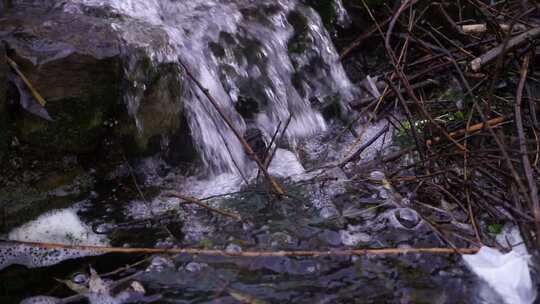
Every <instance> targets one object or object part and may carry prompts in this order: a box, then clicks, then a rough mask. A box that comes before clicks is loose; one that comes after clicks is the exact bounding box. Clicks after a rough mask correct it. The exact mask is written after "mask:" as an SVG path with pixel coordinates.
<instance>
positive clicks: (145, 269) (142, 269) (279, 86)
mask: <svg viewBox="0 0 540 304" xmlns="http://www.w3.org/2000/svg"><path fill="white" fill-rule="evenodd" d="M64 2H65V3H63V4H62V5H63V9H64V10H65V11H68V12H70V13H77V12H79V11H83V10H85V9H88V8H103V7H106V8H107V10H109V11H110V12H113V13H115V14H119V15H121V16H122V17H121V18H117V19H114V22H111V24H110V26H111V28H112V29H114V31H116V32H118V33H120V36H121V37H122V40H123V41H122V43H123V48H124V49H123V52H124V55H125V58H126V62H128V64H126V66H125V67H124V70H125V74H126V79H128V81H127V85H125V86H124V88H123V97H122V98H123V101H124V103H125V104H126V106H127V109H128V111H129V113H130V115H132V116H133V117H134V119H135V121H136V127H137V129H138V131H139V132H141V133H144V132H145V128H147V126H145V122H144V120H142V119H138V115H139V112H140V111H139V108H140V106H141V100H142V97H143V96H144V94H145V90H146V86H145V85H144V84H141V83H140V82H138V81H137V79H139V78H140V77H141V75H140V73H141V71H140V70H138V69H137V68H136V67H135V66H133V65H132V66H130V65H129V62H137V60H138V59H140V58H138V57H137V56H140V53H139V52H130V48H132V47H133V46H137V47H138V48H139V49H141V48H142V49H144V51H145V56H147V57H149V58H151V60H152V63H151V64H157V63H169V64H172V65H174V66H175V67H176V68H177V70H178V79H177V81H178V84H177V85H178V87H179V88H180V95H179V96H178V97H177V98H178V99H179V100H181V102H182V104H183V107H184V110H185V116H186V118H187V125H188V126H189V130H190V131H189V135H190V138H191V139H192V142H193V145H194V148H195V150H196V152H197V155H198V158H197V160H196V161H194V162H193V163H192V164H190V165H189V166H188V167H189V169H188V170H186V168H185V167H182V168H180V167H175V166H174V165H171V164H168V163H167V162H166V161H165V160H164V159H162V158H161V157H160V156H159V155H153V156H146V157H141V158H139V159H138V160H137V161H134V162H129V163H128V162H125V163H123V164H121V165H119V166H118V167H117V168H115V170H112V171H111V173H110V174H109V175H108V178H107V179H103V180H98V181H96V183H95V184H94V188H93V189H92V191H91V192H90V194H89V195H88V196H87V197H85V198H83V199H81V200H79V201H75V202H72V203H73V205H72V206H71V207H69V208H66V209H60V210H53V211H49V212H47V213H45V214H43V215H41V216H40V217H38V218H37V219H35V220H34V221H31V222H29V223H27V224H24V225H21V226H20V227H17V228H15V229H13V230H12V231H10V232H9V233H8V235H7V237H8V239H10V240H23V241H45V242H50V243H67V244H86V245H97V246H113V247H155V248H175V247H182V248H184V247H185V248H199V249H218V250H224V251H225V252H229V253H239V252H243V251H280V250H287V251H294V250H305V251H332V250H339V249H353V248H414V247H418V248H420V247H446V244H444V243H443V242H442V240H441V238H440V237H439V236H438V235H437V234H436V233H435V232H434V231H433V229H431V228H430V226H429V225H428V224H427V223H425V222H424V221H423V220H422V218H421V217H420V216H419V215H418V214H417V213H416V211H414V210H413V209H412V208H409V206H410V202H409V198H408V197H406V196H405V197H404V196H402V195H400V194H399V193H398V192H397V191H395V189H392V188H391V187H388V186H387V185H386V184H385V175H384V173H383V172H381V171H380V170H379V168H378V167H377V159H378V157H379V156H380V155H383V154H384V153H388V152H389V151H394V150H396V144H395V143H394V142H393V137H394V131H393V130H392V128H390V129H389V130H388V131H387V132H386V133H385V135H384V136H382V137H380V138H378V139H377V140H376V141H375V142H374V143H373V144H372V145H371V146H370V147H369V148H368V149H367V150H365V151H364V152H363V153H362V157H361V159H360V160H358V161H356V162H355V163H354V164H347V165H345V166H342V167H340V166H337V165H336V164H338V163H339V162H340V161H341V160H342V159H343V158H344V157H345V156H346V155H348V154H349V153H350V149H351V147H355V146H358V145H359V144H361V143H363V142H365V141H366V140H367V139H370V138H372V137H373V136H374V135H375V134H378V133H379V132H380V131H381V130H383V129H384V128H385V127H386V122H385V121H378V122H368V121H367V119H364V118H359V119H357V120H356V121H357V122H356V123H353V124H352V129H354V131H355V132H354V133H356V134H360V135H361V139H362V140H359V139H357V138H356V137H355V136H354V135H353V133H352V132H349V131H347V128H346V125H347V124H349V122H350V121H353V120H355V119H356V118H358V117H355V116H354V115H352V114H350V112H351V113H352V110H350V109H349V107H348V102H350V101H352V100H354V99H355V98H358V97H359V96H360V94H361V89H360V88H359V87H358V86H357V85H355V84H353V83H352V81H351V80H349V78H348V77H347V74H346V73H345V70H344V68H343V66H342V65H341V63H340V60H339V56H338V54H337V52H336V49H335V47H334V45H333V42H332V39H331V37H330V35H329V33H328V32H327V30H326V29H325V25H324V24H323V21H322V20H321V18H320V17H319V15H318V13H317V12H316V11H315V10H314V9H312V8H311V7H309V6H308V5H306V4H305V3H303V2H302V1H299V0H278V1H270V0H268V1H267V0H258V1H253V0H220V1H211V0H189V1H188V0H110V1H102V0H69V1H64ZM335 6H336V8H337V12H339V13H340V14H342V15H340V16H338V19H340V20H343V22H345V20H346V19H347V18H348V17H347V16H346V12H345V11H344V10H343V8H342V4H341V2H340V1H337V2H336V3H335ZM153 30H159V31H161V32H162V33H165V34H164V36H163V37H165V38H162V39H161V40H160V41H159V42H149V41H144V40H140V37H141V35H142V33H145V32H151V31H153ZM180 63H182V64H180ZM182 65H184V66H185V67H186V68H187V69H189V71H190V72H191V73H192V74H193V75H194V77H195V78H196V79H197V80H198V81H200V83H202V85H203V86H204V89H205V90H207V92H208V93H209V94H210V95H211V96H213V97H214V98H215V100H216V101H217V102H218V106H219V108H220V110H221V111H222V112H223V113H224V114H225V115H226V116H227V117H228V118H229V119H230V120H231V121H232V123H233V125H234V126H235V128H236V129H237V130H238V131H239V132H240V133H241V134H245V137H246V140H247V141H248V142H249V143H250V144H251V145H252V146H253V147H254V148H255V150H256V153H259V152H260V151H261V150H263V151H264V150H265V149H266V148H267V146H270V149H269V150H270V151H275V155H274V157H273V159H272V161H271V162H270V164H269V167H268V172H269V174H270V175H272V176H273V177H275V178H276V179H277V181H278V182H279V184H280V185H281V186H282V187H283V188H284V190H285V192H286V195H285V196H283V197H282V198H281V199H277V198H276V197H275V196H274V195H272V194H271V193H270V191H269V186H268V184H267V181H266V180H265V179H264V178H263V177H262V176H263V175H262V174H261V173H260V172H259V169H258V168H257V166H256V165H255V163H254V162H253V161H252V160H251V159H250V157H248V156H247V154H246V153H245V151H244V148H243V147H242V144H241V143H240V141H239V140H238V138H237V137H236V136H235V135H234V134H233V132H232V130H231V129H230V128H229V127H228V126H227V125H226V124H225V122H224V121H223V119H222V118H221V116H220V113H219V112H218V111H217V110H216V108H215V107H213V106H212V105H211V104H210V103H209V102H208V99H207V97H206V96H205V92H203V91H202V90H201V88H200V87H198V86H197V85H196V84H195V83H194V81H193V79H191V78H190V77H189V76H188V75H187V73H185V72H184V71H183V68H182ZM328 105H332V107H334V111H336V112H338V113H339V114H337V115H327V110H328V108H329V106H328ZM347 115H349V116H352V117H353V118H351V117H349V118H346V119H344V117H343V116H347ZM274 137H275V139H276V140H273V138H274ZM160 144H161V145H162V146H169V145H175V142H174V140H173V139H172V138H167V137H164V138H162V140H161V142H160ZM403 161H404V162H406V161H408V160H403ZM366 164H369V165H366ZM400 190H402V189H400ZM171 191H174V192H177V193H182V194H183V195H187V196H191V197H195V198H198V199H200V200H202V201H203V202H204V203H205V204H208V205H210V206H212V207H213V208H218V209H221V210H226V211H228V212H233V213H235V214H238V215H239V216H241V217H242V219H243V221H238V220H235V219H232V218H230V217H227V216H223V215H220V214H216V213H213V212H209V211H208V210H206V209H204V208H201V207H200V206H197V205H195V204H187V203H184V202H183V201H182V200H181V199H179V198H175V197H171V195H170V193H171ZM400 192H401V193H403V191H400ZM465 220H466V219H465ZM143 259H145V256H144V255H141V254H133V255H122V254H104V255H99V254H97V253H91V252H90V253H89V252H82V251H81V252H79V251H76V250H52V249H28V247H25V246H24V245H20V244H19V245H17V244H12V243H10V242H9V241H3V242H1V243H0V270H1V271H0V281H1V283H0V299H1V302H2V303H17V302H18V301H21V300H23V299H26V300H25V302H24V303H33V304H37V303H64V302H60V301H58V302H55V301H57V299H58V298H67V297H69V296H71V295H73V294H74V292H73V291H70V290H69V289H68V288H67V287H66V286H65V285H64V284H63V283H59V282H58V281H55V280H54V279H55V278H57V279H61V280H68V281H70V282H73V283H77V284H83V285H84V284H86V283H88V281H89V278H90V273H89V268H88V266H89V265H91V266H92V267H93V268H94V269H95V270H96V271H97V272H98V273H106V272H111V271H114V270H116V269H118V268H121V267H124V266H125V265H128V264H133V263H137V262H139V261H141V260H143ZM146 259H147V260H146V261H145V262H141V263H138V264H137V265H136V266H133V267H130V268H128V269H125V270H123V271H120V272H118V273H115V274H114V275H112V276H110V277H107V278H106V279H105V281H106V282H109V281H108V280H110V282H112V281H113V280H118V279H120V278H122V277H125V276H128V275H133V274H137V276H136V280H137V282H139V283H140V284H141V285H142V286H143V288H144V290H145V294H146V296H147V297H139V298H137V297H135V299H133V297H131V298H130V301H131V302H133V303H145V302H151V303H498V302H499V301H500V299H498V298H497V296H496V294H495V293H494V292H493V290H491V289H490V287H489V286H487V285H486V284H485V283H482V282H481V281H480V280H478V279H477V278H476V277H475V276H474V275H473V274H472V273H471V272H470V271H469V270H468V269H467V268H466V267H465V264H464V263H463V261H462V259H461V257H460V256H459V255H454V254H416V253H414V254H406V255H371V254H367V255H359V256H350V257H343V256H341V257H340V256H331V255H330V256H326V257H316V258H306V257H297V258H296V257H232V256H221V257H219V256H218V257H216V256H204V255H188V254H180V255H152V256H149V257H146ZM2 269H3V270H2ZM128 298H129V297H128ZM100 299H101V300H100ZM47 301H50V302H47ZM85 301H87V299H75V300H74V301H73V302H74V303H79V302H80V303H85ZM89 301H90V303H92V304H97V303H114V304H121V303H128V302H129V301H128V300H125V299H120V297H117V298H115V299H110V302H106V301H104V300H103V299H102V298H99V299H97V300H96V299H92V298H89ZM107 301H109V300H107Z"/></svg>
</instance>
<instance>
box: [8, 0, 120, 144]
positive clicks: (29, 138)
mask: <svg viewBox="0 0 540 304" xmlns="http://www.w3.org/2000/svg"><path fill="white" fill-rule="evenodd" d="M74 17H75V16H73V15H70V14H68V13H65V12H63V11H61V10H50V8H49V9H48V8H47V5H45V4H44V5H43V6H41V7H40V6H37V7H34V6H29V7H26V6H24V7H20V8H19V7H16V8H14V9H12V10H9V11H8V14H6V16H4V17H3V18H0V27H1V28H3V29H5V32H4V36H3V37H0V39H2V40H4V41H5V43H6V44H7V53H8V56H10V57H11V58H12V59H13V60H14V61H15V62H16V63H17V64H18V66H19V68H20V70H21V71H22V73H23V74H24V75H25V76H26V77H27V78H28V79H29V81H30V83H32V85H33V86H34V87H35V89H36V90H37V91H38V92H39V93H40V94H41V95H42V96H43V97H44V98H45V100H46V101H47V104H46V106H45V109H46V110H47V112H48V113H49V115H50V116H51V117H52V118H53V120H54V121H53V122H49V121H46V120H44V119H42V118H39V117H37V116H34V115H32V114H30V113H27V112H26V111H19V112H18V114H17V116H16V117H14V118H13V120H14V121H15V124H16V132H17V135H18V137H19V139H20V140H21V141H23V142H27V143H29V144H30V145H32V146H33V147H34V148H36V150H41V151H46V152H75V153H86V152H90V151H93V150H94V149H95V148H96V146H97V145H98V144H99V139H100V137H101V134H102V132H103V130H104V129H103V122H104V120H105V119H106V118H107V117H109V116H111V115H112V110H113V109H114V108H115V104H116V103H118V102H119V100H120V98H119V97H120V85H121V79H122V60H121V53H120V45H119V43H120V42H119V39H118V36H117V34H116V33H115V32H114V31H113V29H112V28H111V27H110V26H109V25H108V24H107V23H104V22H102V20H100V19H99V18H95V17H91V16H85V15H77V16H76V17H77V19H76V21H74ZM66 24H69V26H66ZM11 98H12V101H13V103H15V104H16V103H17V102H18V96H11Z"/></svg>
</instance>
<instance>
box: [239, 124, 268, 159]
mask: <svg viewBox="0 0 540 304" xmlns="http://www.w3.org/2000/svg"><path fill="white" fill-rule="evenodd" d="M244 138H245V140H246V142H247V143H248V144H249V145H250V146H251V148H252V149H253V152H255V155H257V157H258V158H259V160H261V161H264V159H265V158H266V143H265V142H264V136H263V134H262V132H261V130H259V129H257V128H249V129H247V131H246V134H245V135H244Z"/></svg>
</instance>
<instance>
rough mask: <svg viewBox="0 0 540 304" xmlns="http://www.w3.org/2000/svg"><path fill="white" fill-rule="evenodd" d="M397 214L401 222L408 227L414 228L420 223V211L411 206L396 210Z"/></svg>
mask: <svg viewBox="0 0 540 304" xmlns="http://www.w3.org/2000/svg"><path fill="white" fill-rule="evenodd" d="M395 216H396V219H397V220H398V221H399V223H400V224H401V225H402V226H403V227H405V228H407V229H413V228H415V227H416V226H418V224H419V223H420V217H419V216H418V213H416V211H414V210H412V209H409V208H400V209H398V210H396V213H395Z"/></svg>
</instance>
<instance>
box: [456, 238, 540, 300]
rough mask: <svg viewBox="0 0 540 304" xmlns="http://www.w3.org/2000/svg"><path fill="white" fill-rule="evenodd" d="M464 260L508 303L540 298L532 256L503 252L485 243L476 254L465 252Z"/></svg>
mask: <svg viewBox="0 0 540 304" xmlns="http://www.w3.org/2000/svg"><path fill="white" fill-rule="evenodd" d="M463 260H464V261H465V263H466V264H467V265H468V266H469V268H470V269H471V270H472V271H473V272H474V273H475V274H476V275H478V276H479V277H480V278H481V279H482V280H484V281H485V282H486V283H487V284H489V285H490V286H491V287H492V288H493V289H494V290H495V291H496V292H497V293H498V294H499V295H500V296H501V297H502V299H503V300H504V302H505V303H507V304H530V303H533V302H534V300H535V299H536V289H535V288H534V285H533V282H532V280H531V275H530V271H529V265H528V262H529V256H528V255H523V254H520V253H517V252H516V251H514V250H512V251H510V252H509V253H506V254H503V253H501V252H499V251H498V250H496V249H493V248H489V247H485V246H484V247H482V248H480V251H478V253H476V254H466V255H463Z"/></svg>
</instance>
